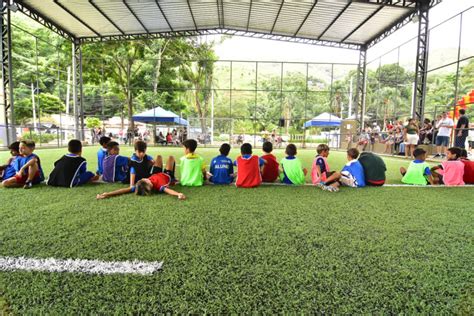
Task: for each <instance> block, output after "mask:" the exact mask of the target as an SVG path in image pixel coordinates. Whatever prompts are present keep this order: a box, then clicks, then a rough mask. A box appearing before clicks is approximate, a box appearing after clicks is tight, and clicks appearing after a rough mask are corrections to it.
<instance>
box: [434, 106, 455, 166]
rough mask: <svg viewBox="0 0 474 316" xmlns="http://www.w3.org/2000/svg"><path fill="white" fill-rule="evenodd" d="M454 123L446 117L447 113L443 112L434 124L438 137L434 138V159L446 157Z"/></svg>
mask: <svg viewBox="0 0 474 316" xmlns="http://www.w3.org/2000/svg"><path fill="white" fill-rule="evenodd" d="M453 127H454V122H453V120H452V119H450V118H449V117H448V113H446V112H443V113H442V114H441V119H440V120H439V121H438V122H437V123H436V128H437V129H438V135H437V136H436V152H437V154H436V155H434V158H437V157H442V158H444V157H445V156H446V155H445V154H444V153H445V152H446V149H447V148H448V146H449V144H450V143H451V131H452V130H453Z"/></svg>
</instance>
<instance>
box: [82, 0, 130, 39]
mask: <svg viewBox="0 0 474 316" xmlns="http://www.w3.org/2000/svg"><path fill="white" fill-rule="evenodd" d="M89 3H90V4H91V5H92V6H93V7H94V8H95V9H96V10H97V11H99V13H100V14H101V15H102V16H103V17H104V18H106V19H107V21H109V22H110V24H112V25H113V26H114V27H115V28H116V29H117V31H119V32H120V33H122V35H123V34H125V32H124V31H122V29H121V28H120V27H118V25H117V24H115V23H114V21H112V19H111V18H109V17H108V16H107V14H105V12H104V11H103V10H102V9H101V8H99V6H97V4H95V3H94V2H93V1H92V0H89Z"/></svg>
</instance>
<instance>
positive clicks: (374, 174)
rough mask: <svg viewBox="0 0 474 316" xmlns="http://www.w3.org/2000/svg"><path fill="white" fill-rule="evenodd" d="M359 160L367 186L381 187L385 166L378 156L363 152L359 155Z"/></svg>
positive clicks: (383, 182)
mask: <svg viewBox="0 0 474 316" xmlns="http://www.w3.org/2000/svg"><path fill="white" fill-rule="evenodd" d="M359 162H360V164H361V165H362V167H363V168H364V177H365V183H366V184H367V185H369V186H375V187H381V186H383V185H384V184H385V171H387V166H385V162H384V161H383V159H382V158H380V156H378V155H376V154H374V153H371V152H367V151H365V152H363V153H361V154H360V156H359Z"/></svg>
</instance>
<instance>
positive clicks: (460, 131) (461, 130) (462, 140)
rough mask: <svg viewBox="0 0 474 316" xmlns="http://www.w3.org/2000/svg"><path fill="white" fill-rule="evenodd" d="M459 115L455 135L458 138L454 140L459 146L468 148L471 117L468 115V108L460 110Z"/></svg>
mask: <svg viewBox="0 0 474 316" xmlns="http://www.w3.org/2000/svg"><path fill="white" fill-rule="evenodd" d="M459 114H461V116H460V117H459V120H458V123H457V125H456V131H455V133H456V134H455V135H456V138H455V140H454V145H455V146H456V147H459V148H464V149H465V148H466V138H467V136H468V134H469V130H468V128H469V119H468V118H467V116H466V110H464V109H461V110H459Z"/></svg>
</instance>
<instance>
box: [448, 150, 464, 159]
mask: <svg viewBox="0 0 474 316" xmlns="http://www.w3.org/2000/svg"><path fill="white" fill-rule="evenodd" d="M448 151H449V152H450V153H451V154H453V155H456V159H457V158H459V157H461V148H459V147H451V148H448Z"/></svg>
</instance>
